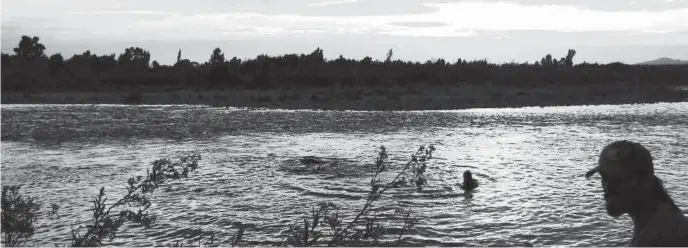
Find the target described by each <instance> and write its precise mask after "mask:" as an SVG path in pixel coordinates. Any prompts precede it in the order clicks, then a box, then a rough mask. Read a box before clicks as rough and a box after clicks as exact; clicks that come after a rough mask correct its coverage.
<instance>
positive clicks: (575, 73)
mask: <svg viewBox="0 0 688 248" xmlns="http://www.w3.org/2000/svg"><path fill="white" fill-rule="evenodd" d="M44 50H45V46H44V45H43V44H41V43H40V40H39V38H38V37H29V36H22V37H21V40H20V42H19V43H18V45H17V47H16V48H15V49H14V54H12V55H10V54H2V90H3V91H10V92H12V91H14V92H24V91H64V90H67V91H115V90H129V89H146V90H169V89H179V88H192V89H203V88H215V89H273V88H312V87H340V86H345V87H346V86H348V87H358V88H375V87H390V86H409V85H413V84H422V85H456V84H459V83H465V84H477V85H484V84H485V83H486V82H489V83H490V85H501V86H515V87H528V88H530V87H539V86H553V85H554V86H556V85H561V86H566V85H569V86H571V85H591V84H601V83H616V82H635V81H636V79H638V78H640V79H641V80H642V81H644V82H651V83H652V84H654V85H671V84H679V83H681V82H687V81H688V67H686V66H635V65H625V64H621V63H611V64H606V65H602V64H589V63H580V64H577V65H574V63H573V58H574V56H575V55H576V51H575V50H572V49H571V50H568V52H567V54H566V55H565V56H564V57H562V58H560V59H556V58H554V56H552V55H551V54H547V55H546V56H545V57H544V58H542V59H541V60H540V61H538V62H535V63H534V64H528V63H524V64H517V63H508V64H499V65H498V64H490V63H488V62H487V61H485V60H480V61H466V60H462V59H458V60H457V61H456V62H454V63H450V62H447V61H445V60H444V59H433V60H428V61H426V62H424V63H421V62H411V61H401V60H398V59H397V60H394V59H393V51H392V50H389V51H388V52H387V56H386V59H385V60H384V61H377V60H373V59H372V58H371V57H365V58H363V59H362V60H355V59H348V58H345V57H344V56H339V58H337V59H334V60H326V59H325V58H324V56H323V50H322V49H320V48H316V49H315V50H314V51H313V52H311V53H309V54H285V55H281V56H267V55H258V56H257V57H256V58H254V59H248V60H241V59H238V58H236V57H233V58H231V59H229V60H226V59H225V54H224V53H223V52H222V50H221V49H220V48H215V49H214V50H213V51H212V52H211V53H210V59H209V60H208V62H204V63H202V64H199V63H197V62H193V61H189V60H188V59H184V58H183V56H182V51H181V50H179V51H178V54H177V61H176V63H175V64H174V65H172V66H169V65H160V64H159V63H157V62H156V61H152V63H151V61H150V53H149V52H148V51H146V50H144V49H143V48H140V47H129V48H126V49H125V50H124V52H123V53H121V54H119V55H115V54H110V55H96V54H92V53H91V52H90V51H86V52H84V53H82V54H77V55H74V56H72V57H71V58H68V59H65V58H63V56H62V55H61V54H53V55H50V56H49V57H48V56H45V55H44V54H43V52H44Z"/></svg>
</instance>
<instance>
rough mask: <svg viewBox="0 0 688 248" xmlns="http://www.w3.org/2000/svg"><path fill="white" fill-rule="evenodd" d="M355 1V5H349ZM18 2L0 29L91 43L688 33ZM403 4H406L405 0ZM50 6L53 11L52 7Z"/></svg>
mask: <svg viewBox="0 0 688 248" xmlns="http://www.w3.org/2000/svg"><path fill="white" fill-rule="evenodd" d="M26 1H29V2H32V1H33V2H36V1H37V0H26ZM375 1H377V0H375ZM399 1H401V0H399ZM419 1H420V0H419ZM657 1H664V0H657ZM675 1H685V0H675ZM80 2H83V1H80ZM354 2H355V3H356V4H355V5H354V4H348V3H354ZM20 3H22V2H12V4H11V5H17V6H12V9H9V10H8V9H5V10H3V16H2V22H3V26H6V25H5V23H9V24H12V25H13V26H16V27H19V28H20V29H22V31H23V32H32V33H36V34H42V33H57V32H60V31H70V32H72V34H73V35H72V36H70V39H79V38H85V37H91V38H93V37H95V38H104V39H111V38H112V39H129V40H141V39H175V40H222V39H228V38H230V39H232V38H236V39H239V38H242V37H243V38H251V37H270V36H280V35H281V36H284V35H301V34H382V35H395V36H411V37H470V36H476V35H487V36H490V35H493V34H492V33H493V32H507V31H528V30H541V31H558V32H590V31H592V32H632V33H633V32H635V33H640V32H654V33H669V32H681V31H688V6H686V7H684V8H673V9H667V10H657V11H647V10H624V11H618V10H617V11H604V10H596V9H590V8H587V7H583V6H574V5H564V4H538V5H536V4H522V3H514V2H486V1H463V2H448V3H422V4H421V3H420V2H418V4H419V5H417V6H418V8H422V9H424V11H423V12H418V13H408V12H407V14H400V13H397V14H376V15H372V14H371V15H364V16H361V15H349V16H342V15H339V14H338V15H329V14H328V15H325V14H321V15H303V14H301V15H299V14H286V13H281V14H280V13H272V14H267V13H265V12H260V11H261V10H260V9H255V10H254V12H250V11H245V12H229V13H227V12H216V13H208V12H199V13H198V14H191V15H189V14H187V15H185V14H181V13H182V12H180V11H181V10H182V9H184V8H185V7H184V6H187V5H188V4H187V5H183V6H182V5H180V6H177V7H179V9H177V10H176V11H170V10H148V9H145V8H144V6H138V7H136V6H134V7H136V8H133V9H131V8H130V9H127V8H126V7H127V6H126V5H124V4H123V3H122V2H118V1H114V0H113V3H111V4H109V5H107V6H105V7H98V6H95V5H93V4H92V5H90V6H82V7H78V8H75V9H73V10H72V9H71V8H70V10H68V11H65V12H64V13H62V14H60V15H59V16H57V14H51V15H47V16H40V15H38V14H40V13H42V12H41V11H36V12H31V13H28V12H27V11H28V10H21V8H20V9H17V8H19V7H21V6H19V5H21V4H20ZM84 3H85V2H84ZM178 3H179V4H185V3H186V2H178ZM375 3H378V2H375ZM400 3H401V2H400ZM405 3H406V4H407V5H408V4H410V3H409V2H408V1H406V2H405ZM3 4H4V3H3ZM48 4H53V5H54V3H53V2H51V1H50V2H48ZM310 4H311V6H313V5H315V6H330V7H332V8H335V9H336V8H339V6H332V5H337V4H340V5H341V4H347V5H346V6H347V9H348V11H347V12H351V11H354V10H356V9H360V8H370V7H369V6H368V5H369V4H372V3H369V2H364V1H363V0H318V1H311V2H310ZM390 4H393V3H390ZM50 6H52V5H50ZM3 7H5V6H4V5H3ZM24 7H26V6H24ZM187 7H188V6H187ZM22 8H23V7H22ZM390 8H391V7H390ZM237 9H241V8H237ZM314 9H321V8H314ZM322 9H324V8H322ZM10 10H11V11H10ZM15 10H18V11H15ZM428 10H429V11H428ZM22 11H23V12H22ZM70 11H71V12H70ZM218 11H220V10H218ZM24 12H27V13H28V14H27V13H24ZM318 13H325V12H318ZM8 14H10V15H8ZM34 19H36V20H38V19H49V20H50V21H49V22H45V21H41V22H40V25H39V23H38V22H35V21H32V20H34ZM44 24H45V25H44ZM3 33H5V32H4V31H3ZM75 33H76V34H75Z"/></svg>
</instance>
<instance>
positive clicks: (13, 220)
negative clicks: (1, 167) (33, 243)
mask: <svg viewBox="0 0 688 248" xmlns="http://www.w3.org/2000/svg"><path fill="white" fill-rule="evenodd" d="M20 189H21V186H3V187H2V244H3V246H24V245H26V243H27V242H28V241H29V239H31V236H33V234H34V231H35V227H34V226H33V222H34V221H36V219H37V218H38V211H39V210H40V208H41V205H40V204H39V203H36V202H35V199H34V198H32V197H30V196H27V197H24V196H22V195H21V194H19V190H20Z"/></svg>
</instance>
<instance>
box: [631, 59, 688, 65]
mask: <svg viewBox="0 0 688 248" xmlns="http://www.w3.org/2000/svg"><path fill="white" fill-rule="evenodd" d="M636 65H688V60H680V59H672V58H667V57H663V58H658V59H655V60H650V61H645V62H641V63H637V64H636Z"/></svg>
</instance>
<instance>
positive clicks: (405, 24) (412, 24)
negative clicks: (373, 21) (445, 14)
mask: <svg viewBox="0 0 688 248" xmlns="http://www.w3.org/2000/svg"><path fill="white" fill-rule="evenodd" d="M389 24H391V25H396V26H402V27H442V26H447V24H446V23H443V22H392V23H389Z"/></svg>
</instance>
